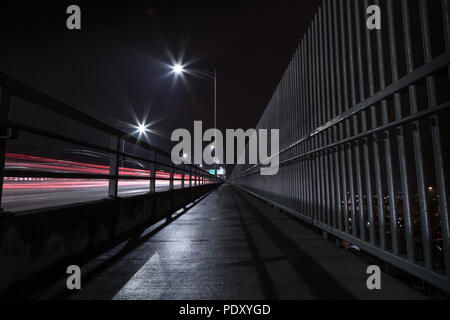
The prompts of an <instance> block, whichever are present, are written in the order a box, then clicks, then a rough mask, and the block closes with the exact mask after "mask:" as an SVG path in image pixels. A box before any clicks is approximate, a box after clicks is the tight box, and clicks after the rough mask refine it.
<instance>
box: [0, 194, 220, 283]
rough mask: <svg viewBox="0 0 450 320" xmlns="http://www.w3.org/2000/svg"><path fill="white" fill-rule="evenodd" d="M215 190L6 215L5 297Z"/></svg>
mask: <svg viewBox="0 0 450 320" xmlns="http://www.w3.org/2000/svg"><path fill="white" fill-rule="evenodd" d="M213 188H215V185H203V186H197V187H192V188H186V189H176V190H171V191H167V192H158V193H154V194H144V195H139V196H134V197H129V198H117V199H105V200H100V201H94V202H89V203H83V204H76V205H69V206H61V207H55V208H49V209H43V210H36V211H33V212H31V211H30V212H27V213H22V214H16V215H12V214H0V292H1V291H2V290H3V289H5V288H8V287H10V286H11V285H13V284H15V283H16V282H19V281H21V280H26V279H27V278H29V277H31V276H32V275H35V274H36V273H38V272H42V271H44V270H45V269H46V268H50V267H51V266H53V265H55V264H57V263H59V262H62V261H67V260H70V259H71V258H74V257H77V256H78V257H79V256H81V255H83V254H85V253H86V252H89V251H91V252H92V251H96V250H99V249H100V248H103V247H107V244H108V243H113V242H115V241H117V240H118V239H120V238H121V237H126V235H127V233H130V232H131V231H133V230H135V229H137V228H144V227H147V226H150V225H152V224H154V223H156V222H157V221H159V220H161V219H164V218H166V217H167V216H168V215H170V214H171V213H172V212H175V211H177V210H179V209H180V208H182V207H184V206H185V205H187V204H188V203H190V202H191V201H193V200H195V199H196V198H198V197H200V196H202V195H203V194H205V193H207V192H208V191H210V190H212V189H213ZM100 250H101V249H100Z"/></svg>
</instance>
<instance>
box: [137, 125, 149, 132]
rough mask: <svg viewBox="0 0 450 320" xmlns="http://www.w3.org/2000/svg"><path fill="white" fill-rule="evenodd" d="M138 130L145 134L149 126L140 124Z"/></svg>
mask: <svg viewBox="0 0 450 320" xmlns="http://www.w3.org/2000/svg"><path fill="white" fill-rule="evenodd" d="M137 130H138V132H139V134H144V133H146V132H147V125H145V124H144V123H140V124H139V125H138V126H137Z"/></svg>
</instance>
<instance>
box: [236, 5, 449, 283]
mask: <svg viewBox="0 0 450 320" xmlns="http://www.w3.org/2000/svg"><path fill="white" fill-rule="evenodd" d="M448 2H449V1H448V0H442V1H441V2H438V1H433V2H430V1H426V0H419V1H418V2H413V1H408V0H401V1H393V0H386V1H383V2H381V3H380V1H377V0H375V1H371V3H370V4H375V5H378V6H380V8H381V15H382V16H381V18H382V19H381V20H382V28H381V30H369V29H368V28H367V27H366V17H367V15H366V8H367V7H368V6H369V2H368V1H367V0H365V1H359V0H356V1H351V0H347V1H331V0H326V1H324V2H323V5H322V6H321V7H320V8H319V9H318V12H317V14H316V15H315V17H314V20H313V21H312V23H311V25H310V27H309V28H308V30H307V32H306V33H305V34H304V35H303V38H302V40H301V41H300V44H299V46H298V47H297V49H296V52H295V54H294V56H293V58H292V60H291V61H290V63H289V66H288V67H287V69H286V71H285V73H284V75H283V78H282V79H281V81H280V82H279V84H278V87H277V88H276V90H275V92H274V94H273V96H272V98H271V100H270V102H269V104H268V106H267V108H266V109H265V111H264V114H263V115H262V117H261V118H260V120H259V122H258V126H257V128H258V129H259V128H266V129H271V128H277V129H280V150H281V151H280V152H279V156H280V162H279V165H280V170H279V173H278V174H277V175H274V176H261V175H259V166H260V165H254V166H249V165H240V166H239V165H238V166H236V167H235V169H234V171H233V172H232V175H231V181H232V183H233V184H235V185H237V186H239V187H241V188H243V189H245V190H247V191H249V192H251V193H252V194H254V195H255V196H258V197H260V198H263V199H265V200H267V201H269V202H272V203H274V204H275V205H277V206H278V207H280V208H282V209H283V210H285V211H287V212H290V213H291V214H293V215H296V216H298V217H300V218H301V219H303V220H305V221H307V222H309V223H311V224H313V225H315V226H317V227H319V228H321V229H322V230H324V231H326V232H328V233H330V234H333V235H334V236H336V237H338V238H339V239H343V240H346V241H348V242H350V243H353V244H355V245H357V246H358V247H360V248H361V249H363V250H366V251H367V252H369V253H371V254H373V255H375V256H377V257H379V258H381V259H382V260H384V261H386V262H388V263H392V264H394V265H395V266H397V267H398V268H401V269H403V270H405V271H407V272H409V273H411V274H414V275H415V276H417V277H419V278H421V279H423V280H424V281H426V282H429V283H431V284H433V285H435V286H437V287H439V288H441V289H444V290H446V291H450V227H449V217H448V202H449V198H448V191H447V187H446V183H447V182H448V178H449V177H448V172H446V171H445V170H446V169H448V168H446V167H448V163H445V161H448V156H447V157H445V153H444V152H447V153H448V152H449V150H448V148H449V146H448V145H445V144H443V143H442V140H443V137H445V136H446V134H447V135H448V131H449V130H448V125H447V124H445V126H447V127H445V126H443V124H444V121H443V120H444V118H445V119H448V118H449V113H448V111H449V108H450V97H449V90H448V88H449V87H450V86H449V78H450V48H449V47H450V26H449V3H448ZM430 7H432V10H433V11H431V12H430ZM430 17H433V23H434V25H433V26H431V25H430ZM412 22H414V23H415V24H414V25H413V24H412ZM431 27H433V41H431V40H432V38H431ZM433 53H434V54H433ZM416 65H420V66H419V67H416ZM389 73H390V74H389ZM389 81H390V83H389ZM443 131H444V132H446V134H444V133H443Z"/></svg>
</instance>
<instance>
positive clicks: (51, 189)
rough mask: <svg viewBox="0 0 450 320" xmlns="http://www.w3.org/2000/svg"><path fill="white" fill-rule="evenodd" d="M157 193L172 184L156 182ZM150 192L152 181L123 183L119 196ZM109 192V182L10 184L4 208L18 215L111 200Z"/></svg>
mask: <svg viewBox="0 0 450 320" xmlns="http://www.w3.org/2000/svg"><path fill="white" fill-rule="evenodd" d="M187 183H188V182H187ZM180 186H181V183H180V181H174V187H175V188H178V187H180ZM155 189H156V192H161V191H166V190H168V189H169V182H168V181H164V180H160V181H156V182H155ZM149 190H150V186H149V181H143V180H138V181H135V180H131V181H119V190H118V195H119V196H120V197H127V196H134V195H138V194H143V193H147V192H149ZM107 192H108V181H73V180H72V181H68V180H65V181H52V182H49V181H44V182H39V181H38V182H31V181H30V182H19V183H8V184H7V186H6V187H5V188H4V189H3V198H2V208H3V210H6V211H12V212H18V211H24V210H32V209H40V208H46V207H50V206H51V207H54V206H60V205H66V204H73V203H79V202H86V201H92V200H99V199H104V198H106V197H107Z"/></svg>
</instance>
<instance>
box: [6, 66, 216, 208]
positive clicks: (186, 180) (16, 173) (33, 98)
mask: <svg viewBox="0 0 450 320" xmlns="http://www.w3.org/2000/svg"><path fill="white" fill-rule="evenodd" d="M0 88H1V100H0V204H1V199H2V190H3V183H4V178H5V177H35V178H63V179H95V180H100V179H101V180H108V181H109V184H108V196H109V197H112V198H115V197H117V196H118V181H119V180H149V181H150V183H149V190H148V191H149V192H150V193H153V192H155V191H156V188H155V181H156V180H168V181H169V190H171V189H173V188H174V184H173V182H174V181H176V180H178V181H181V187H182V188H185V187H194V186H198V185H203V184H207V183H217V182H220V181H221V179H219V178H217V177H216V176H214V175H211V174H210V173H209V172H206V171H204V170H202V169H200V168H198V167H195V166H193V165H188V164H181V165H173V163H172V161H171V157H170V154H169V153H168V152H166V151H164V150H161V149H159V148H156V147H154V146H152V145H150V144H148V143H147V142H145V141H143V140H141V139H138V138H136V137H134V136H132V135H129V134H127V133H125V132H123V131H121V130H119V129H116V128H114V127H112V126H110V125H108V124H106V123H104V122H102V121H100V120H98V119H96V118H94V117H92V116H90V115H88V114H86V113H83V112H81V111H79V110H77V109H75V108H74V107H72V106H69V105H67V104H65V103H63V102H60V101H58V100H57V99H54V98H52V97H50V96H48V95H47V94H45V93H42V92H40V91H38V90H36V89H34V88H32V87H30V86H28V85H26V84H24V83H22V82H20V81H18V80H15V79H13V78H11V77H10V76H8V75H6V74H3V73H0ZM11 97H18V98H20V99H23V100H25V101H27V102H30V103H32V104H34V105H36V106H39V107H41V108H45V109H47V110H49V111H51V112H52V113H54V114H57V115H60V116H63V117H65V118H66V119H70V120H75V121H76V122H78V123H80V124H82V125H85V126H88V127H90V128H92V129H95V130H97V131H98V132H102V133H104V134H106V135H107V136H108V137H109V139H110V147H107V146H105V145H101V144H96V143H92V142H89V141H86V140H82V139H77V138H74V137H71V136H67V135H61V134H58V133H55V132H53V131H49V130H44V129H41V128H37V127H34V126H29V125H26V124H23V123H19V122H15V121H11V120H10V105H11ZM20 132H27V133H30V134H32V135H35V136H39V137H43V138H50V139H52V140H55V141H60V142H63V143H69V144H73V145H77V146H81V147H85V148H89V149H91V150H95V151H97V152H103V153H107V154H109V155H110V158H109V173H108V174H95V173H74V172H51V171H39V170H30V169H8V168H7V167H5V158H6V150H7V141H8V140H9V139H14V138H17V137H18V136H19V133H20ZM122 141H126V142H128V143H131V144H133V145H134V146H139V147H141V148H142V149H144V150H146V151H150V153H151V156H150V157H144V156H140V155H137V154H132V153H127V152H124V150H121V144H122ZM121 157H122V159H123V161H124V160H125V159H134V160H137V161H142V162H144V163H147V164H149V165H150V170H149V175H148V176H145V175H127V174H120V173H119V162H120V160H121V159H120V158H121ZM159 168H164V169H165V170H168V171H169V177H167V178H166V177H161V176H159V177H158V176H156V172H157V170H158V169H159Z"/></svg>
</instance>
